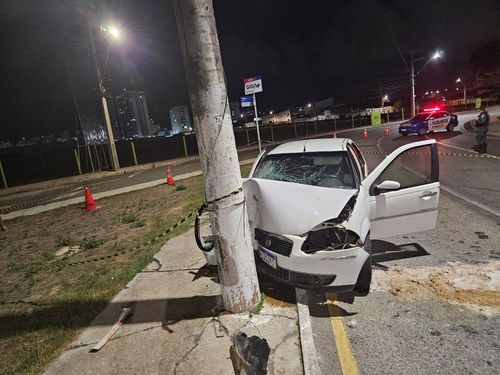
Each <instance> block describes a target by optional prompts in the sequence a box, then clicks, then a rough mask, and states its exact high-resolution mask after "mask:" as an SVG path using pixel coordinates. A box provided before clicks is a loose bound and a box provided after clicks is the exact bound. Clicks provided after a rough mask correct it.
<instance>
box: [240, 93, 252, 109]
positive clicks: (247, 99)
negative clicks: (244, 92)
mask: <svg viewBox="0 0 500 375" xmlns="http://www.w3.org/2000/svg"><path fill="white" fill-rule="evenodd" d="M240 104H241V107H242V108H245V107H252V106H253V98H252V97H251V96H250V95H248V96H242V97H241V99H240Z"/></svg>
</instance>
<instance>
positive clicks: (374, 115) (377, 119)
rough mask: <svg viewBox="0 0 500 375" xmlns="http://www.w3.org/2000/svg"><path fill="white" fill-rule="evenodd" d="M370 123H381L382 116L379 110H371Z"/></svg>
mask: <svg viewBox="0 0 500 375" xmlns="http://www.w3.org/2000/svg"><path fill="white" fill-rule="evenodd" d="M371 115H372V125H380V124H381V123H382V117H381V115H380V112H372V113H371Z"/></svg>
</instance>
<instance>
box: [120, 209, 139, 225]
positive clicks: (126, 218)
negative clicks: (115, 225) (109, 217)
mask: <svg viewBox="0 0 500 375" xmlns="http://www.w3.org/2000/svg"><path fill="white" fill-rule="evenodd" d="M136 220H137V215H136V214H135V213H134V212H132V211H125V212H124V213H123V215H122V223H123V224H131V223H133V222H134V221H136Z"/></svg>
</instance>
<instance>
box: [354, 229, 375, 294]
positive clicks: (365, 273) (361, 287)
mask: <svg viewBox="0 0 500 375" xmlns="http://www.w3.org/2000/svg"><path fill="white" fill-rule="evenodd" d="M364 249H365V251H366V252H367V253H368V254H369V255H368V258H366V260H365V263H364V264H363V267H362V268H361V271H360V272H359V276H358V280H357V281H356V285H355V286H354V292H356V294H358V295H360V296H366V295H368V293H369V292H370V284H371V282H372V242H371V240H370V235H368V236H366V241H365V247H364Z"/></svg>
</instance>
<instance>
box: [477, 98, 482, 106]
mask: <svg viewBox="0 0 500 375" xmlns="http://www.w3.org/2000/svg"><path fill="white" fill-rule="evenodd" d="M476 108H481V98H476Z"/></svg>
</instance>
